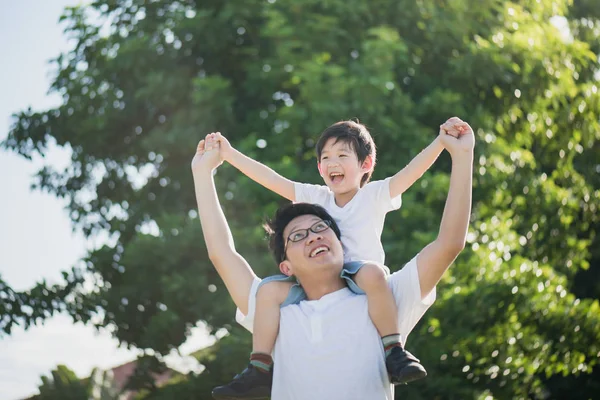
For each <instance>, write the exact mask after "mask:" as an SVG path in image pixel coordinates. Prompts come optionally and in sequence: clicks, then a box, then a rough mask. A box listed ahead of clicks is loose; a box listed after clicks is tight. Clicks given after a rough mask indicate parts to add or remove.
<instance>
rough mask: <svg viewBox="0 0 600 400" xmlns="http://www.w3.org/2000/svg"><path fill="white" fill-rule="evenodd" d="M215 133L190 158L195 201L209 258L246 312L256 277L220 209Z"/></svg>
mask: <svg viewBox="0 0 600 400" xmlns="http://www.w3.org/2000/svg"><path fill="white" fill-rule="evenodd" d="M214 135H215V134H210V135H207V136H206V138H207V139H206V141H204V140H202V141H201V142H200V143H199V144H198V148H197V150H196V155H195V156H194V159H193V160H192V173H193V175H194V186H195V189H196V200H197V202H198V215H199V217H200V223H201V224H202V233H203V234H204V241H205V242H206V248H207V250H208V257H209V258H210V260H211V261H212V263H213V265H214V266H215V269H216V270H217V272H218V273H219V276H220V277H221V279H223V282H224V283H225V286H226V287H227V290H228V291H229V294H230V296H231V298H232V299H233V301H234V303H235V304H236V306H237V307H238V308H239V309H240V310H241V311H242V313H244V314H247V313H248V296H249V295H250V289H251V287H252V282H253V281H254V279H255V278H256V275H255V274H254V271H252V268H251V267H250V265H248V263H247V262H246V260H245V259H244V258H243V257H242V256H241V255H239V254H238V252H237V251H236V250H235V244H234V243H233V237H232V236H231V231H230V229H229V226H228V224H227V220H226V219H225V215H224V214H223V210H222V209H221V204H220V203H219V198H218V197H217V191H216V188H215V182H214V178H213V171H214V170H215V168H217V166H219V165H220V164H221V162H222V158H221V154H220V153H219V149H218V145H217V144H216V140H215V138H214Z"/></svg>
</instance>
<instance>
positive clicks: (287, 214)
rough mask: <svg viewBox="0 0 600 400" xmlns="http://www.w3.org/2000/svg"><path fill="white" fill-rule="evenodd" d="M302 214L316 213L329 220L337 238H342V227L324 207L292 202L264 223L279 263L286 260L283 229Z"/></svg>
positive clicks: (317, 215) (272, 249) (271, 247)
mask: <svg viewBox="0 0 600 400" xmlns="http://www.w3.org/2000/svg"><path fill="white" fill-rule="evenodd" d="M302 215H314V216H316V217H319V218H321V219H322V220H323V221H329V222H330V223H331V229H333V232H334V233H335V235H336V236H337V238H338V239H340V238H341V233H340V228H339V227H338V225H337V224H336V223H335V221H334V220H333V218H332V217H331V215H329V213H328V212H327V211H326V210H325V209H324V208H323V207H321V206H319V205H316V204H310V203H290V204H287V205H285V206H282V207H280V208H279V209H278V210H277V212H276V213H275V217H274V218H273V219H271V220H269V221H267V222H266V223H265V225H264V228H265V230H266V231H267V234H268V235H269V248H270V249H271V251H272V252H273V256H274V257H275V261H276V262H277V263H278V264H279V263H280V262H282V261H283V260H285V251H284V249H285V242H286V238H284V237H283V230H284V229H285V227H286V226H288V224H289V223H290V222H291V221H292V220H293V219H294V218H296V217H300V216H302Z"/></svg>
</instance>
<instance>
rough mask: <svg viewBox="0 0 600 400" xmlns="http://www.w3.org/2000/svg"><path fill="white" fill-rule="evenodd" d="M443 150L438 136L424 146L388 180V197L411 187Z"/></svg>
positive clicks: (392, 196) (399, 193)
mask: <svg viewBox="0 0 600 400" xmlns="http://www.w3.org/2000/svg"><path fill="white" fill-rule="evenodd" d="M442 150H444V145H443V144H442V142H441V140H440V138H439V136H438V137H437V138H436V139H435V140H434V141H433V142H431V144H430V145H429V146H427V147H426V148H424V149H423V150H422V151H421V152H420V153H419V154H418V155H417V156H416V157H415V158H413V159H412V160H411V161H410V163H408V165H407V166H406V167H404V168H402V169H401V170H400V171H398V172H397V173H396V175H394V176H393V177H392V179H391V180H390V197H391V198H394V197H396V196H399V195H401V194H402V193H404V192H405V191H406V190H407V189H408V188H409V187H411V186H412V185H413V184H414V183H415V182H416V181H417V180H418V179H419V178H420V177H421V176H423V174H424V173H425V172H426V171H427V170H428V169H429V168H430V167H431V165H432V164H433V163H434V162H435V160H437V158H438V157H439V155H440V153H441V152H442Z"/></svg>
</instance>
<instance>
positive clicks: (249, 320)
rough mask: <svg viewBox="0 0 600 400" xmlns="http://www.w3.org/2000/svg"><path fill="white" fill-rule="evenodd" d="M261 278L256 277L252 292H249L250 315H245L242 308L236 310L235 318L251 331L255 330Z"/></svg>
mask: <svg viewBox="0 0 600 400" xmlns="http://www.w3.org/2000/svg"><path fill="white" fill-rule="evenodd" d="M260 281H261V280H260V279H259V278H254V281H253V282H252V286H251V287H250V293H249V294H248V315H244V314H243V313H242V311H240V309H239V308H238V309H236V310H235V320H236V321H237V323H238V324H240V325H242V326H243V327H244V328H246V329H248V330H249V331H250V332H252V331H253V330H254V312H255V311H256V292H257V291H258V285H259V284H260Z"/></svg>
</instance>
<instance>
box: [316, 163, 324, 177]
mask: <svg viewBox="0 0 600 400" xmlns="http://www.w3.org/2000/svg"><path fill="white" fill-rule="evenodd" d="M317 168H318V170H319V175H321V177H323V170H322V169H321V163H320V162H318V161H317Z"/></svg>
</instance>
